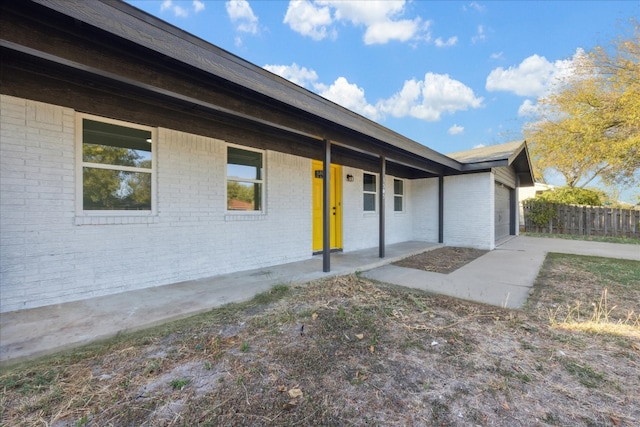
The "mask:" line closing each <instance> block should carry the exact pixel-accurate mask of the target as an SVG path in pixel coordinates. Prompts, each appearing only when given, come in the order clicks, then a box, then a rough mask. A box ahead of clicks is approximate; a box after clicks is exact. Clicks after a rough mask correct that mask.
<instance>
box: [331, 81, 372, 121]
mask: <svg viewBox="0 0 640 427" xmlns="http://www.w3.org/2000/svg"><path fill="white" fill-rule="evenodd" d="M320 95H321V96H323V97H325V98H327V99H328V100H330V101H333V102H335V103H336V104H340V105H342V106H343V107H345V108H348V109H349V110H351V111H355V112H356V113H358V114H361V115H363V116H365V117H368V118H370V119H371V120H378V119H379V118H380V115H379V113H378V110H377V109H376V107H375V106H373V105H371V104H369V103H368V102H367V99H366V97H365V95H364V89H362V88H360V87H358V85H356V84H354V83H349V81H348V80H347V79H346V78H344V77H338V78H337V79H336V81H335V82H333V84H332V85H331V86H329V87H326V88H324V90H322V91H321V92H320Z"/></svg>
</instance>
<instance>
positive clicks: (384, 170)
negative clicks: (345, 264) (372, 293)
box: [378, 156, 387, 258]
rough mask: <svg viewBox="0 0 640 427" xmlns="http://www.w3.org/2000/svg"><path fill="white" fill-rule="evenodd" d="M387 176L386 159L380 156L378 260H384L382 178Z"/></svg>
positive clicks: (383, 193) (383, 190)
mask: <svg viewBox="0 0 640 427" xmlns="http://www.w3.org/2000/svg"><path fill="white" fill-rule="evenodd" d="M386 175H387V159H386V158H385V157H384V156H380V191H379V193H380V205H379V207H378V209H379V211H380V215H379V221H380V225H379V238H380V242H379V243H378V250H379V256H380V258H384V256H385V253H384V249H385V247H384V246H385V245H384V233H385V230H384V207H385V187H384V178H385V176H386Z"/></svg>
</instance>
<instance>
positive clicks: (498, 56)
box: [489, 52, 504, 59]
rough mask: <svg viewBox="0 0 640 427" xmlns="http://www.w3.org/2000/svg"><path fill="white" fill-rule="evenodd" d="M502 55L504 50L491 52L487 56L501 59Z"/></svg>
mask: <svg viewBox="0 0 640 427" xmlns="http://www.w3.org/2000/svg"><path fill="white" fill-rule="evenodd" d="M503 57H504V52H497V53H492V54H491V55H490V56H489V58H491V59H502V58H503Z"/></svg>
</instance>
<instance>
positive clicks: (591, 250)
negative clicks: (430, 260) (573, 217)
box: [363, 236, 640, 309]
mask: <svg viewBox="0 0 640 427" xmlns="http://www.w3.org/2000/svg"><path fill="white" fill-rule="evenodd" d="M548 252H558V253H567V254H576V255H591V256H601V257H608V258H621V259H630V260H637V261H640V245H628V244H617V243H601V242H585V241H579V240H565V239H554V238H539V237H525V236H518V237H514V238H512V239H510V240H508V241H506V242H504V243H502V244H501V245H500V246H498V247H497V248H496V249H495V250H493V251H491V252H489V253H487V254H485V255H483V256H481V257H480V258H478V259H476V260H474V261H472V262H470V263H469V264H467V265H465V266H463V267H462V268H460V269H458V270H456V271H454V272H452V273H450V274H440V273H433V272H429V271H420V270H416V269H412V268H404V267H398V266H395V265H386V266H383V267H379V268H376V269H373V270H369V271H367V272H365V273H364V274H363V276H364V277H367V278H369V279H373V280H379V281H381V282H387V283H393V284H396V285H400V286H406V287H410V288H416V289H422V290H425V291H429V292H434V293H439V294H443V295H449V296H453V297H456V298H463V299H467V300H472V301H478V302H483V303H486V304H491V305H496V306H500V307H506V308H514V309H519V308H522V306H523V305H524V303H525V302H526V301H527V297H528V296H529V292H530V291H531V288H532V287H533V284H534V282H535V279H536V277H537V275H538V272H539V271H540V267H541V266H542V263H543V262H544V259H545V256H546V254H547V253H548Z"/></svg>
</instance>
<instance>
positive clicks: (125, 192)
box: [83, 144, 151, 210]
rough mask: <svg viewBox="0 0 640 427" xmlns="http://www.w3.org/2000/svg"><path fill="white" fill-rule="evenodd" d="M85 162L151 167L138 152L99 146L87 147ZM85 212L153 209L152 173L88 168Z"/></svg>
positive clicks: (84, 184)
mask: <svg viewBox="0 0 640 427" xmlns="http://www.w3.org/2000/svg"><path fill="white" fill-rule="evenodd" d="M83 159H84V161H85V162H91V163H98V164H108V165H120V166H133V167H142V168H149V170H150V168H151V160H141V156H140V155H139V154H138V153H136V152H135V151H134V150H129V149H127V148H121V147H112V146H106V145H98V144H84V145H83ZM83 198H84V208H85V209H105V210H112V209H136V208H139V207H143V208H147V209H148V208H150V206H151V174H150V173H141V172H140V173H131V172H124V171H118V170H113V169H101V168H92V167H85V168H84V170H83Z"/></svg>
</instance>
